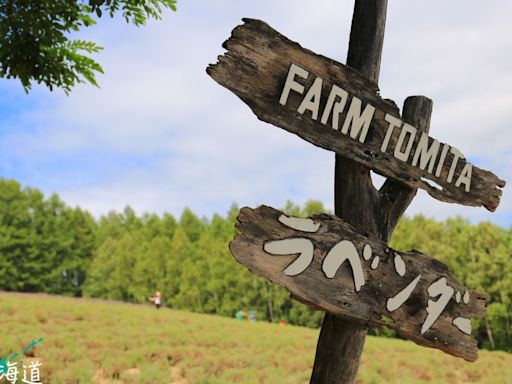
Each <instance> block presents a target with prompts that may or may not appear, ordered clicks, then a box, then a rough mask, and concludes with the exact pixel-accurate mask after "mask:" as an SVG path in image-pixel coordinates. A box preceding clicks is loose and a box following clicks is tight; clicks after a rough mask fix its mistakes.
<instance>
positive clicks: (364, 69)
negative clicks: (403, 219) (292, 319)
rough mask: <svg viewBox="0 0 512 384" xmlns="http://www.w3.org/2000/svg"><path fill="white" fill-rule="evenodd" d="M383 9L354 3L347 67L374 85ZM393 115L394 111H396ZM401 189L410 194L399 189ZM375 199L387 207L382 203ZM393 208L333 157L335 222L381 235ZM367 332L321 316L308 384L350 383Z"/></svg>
mask: <svg viewBox="0 0 512 384" xmlns="http://www.w3.org/2000/svg"><path fill="white" fill-rule="evenodd" d="M386 10H387V0H382V1H372V0H356V1H355V3H354V16H353V18H352V26H351V30H350V41H349V48H348V54H347V65H348V66H349V67H352V68H354V69H356V70H358V71H359V72H360V73H361V74H362V75H363V76H364V77H366V78H368V79H369V80H371V81H373V82H375V83H378V78H379V73H380V62H381V57H382V46H383V43H384V31H385V26H386ZM390 106H392V107H395V105H394V103H390ZM396 110H397V112H398V108H396ZM401 188H402V189H404V190H406V191H408V190H410V188H409V187H407V186H404V185H401ZM380 200H383V202H385V203H386V204H381V203H380ZM398 203H399V202H397V201H393V202H390V201H389V200H387V199H381V198H380V196H379V194H378V193H377V190H376V189H375V188H374V186H373V183H372V179H371V176H370V169H369V168H367V167H365V166H364V165H361V164H359V163H356V162H355V161H353V160H350V159H349V158H346V157H343V156H340V155H338V154H336V155H335V167H334V207H335V208H334V211H335V214H336V215H337V216H338V217H342V218H344V219H345V221H347V222H348V223H350V224H351V225H352V226H354V227H355V228H362V229H363V230H367V231H368V232H370V233H372V234H374V235H382V232H383V231H384V230H385V229H387V228H389V227H390V224H389V223H390V220H388V217H389V215H388V217H386V216H381V215H385V214H386V213H388V211H389V209H390V207H391V206H392V205H393V204H398ZM361 207H364V209H360V208H361ZM358 208H359V209H358ZM367 333H368V326H367V325H366V324H362V323H357V322H354V321H351V320H348V319H345V318H343V317H337V316H335V315H332V314H330V313H325V314H324V319H323V322H322V328H321V329H320V335H319V337H318V343H317V347H316V353H315V362H314V365H313V370H312V372H311V379H310V383H311V384H331V383H340V384H353V383H355V382H356V378H357V372H358V370H359V364H360V362H361V355H362V353H363V348H364V342H365V339H366V335H367Z"/></svg>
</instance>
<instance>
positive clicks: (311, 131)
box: [207, 19, 505, 211]
mask: <svg viewBox="0 0 512 384" xmlns="http://www.w3.org/2000/svg"><path fill="white" fill-rule="evenodd" d="M244 21H245V24H243V25H240V26H238V27H236V28H235V29H234V30H233V31H232V35H231V38H230V39H229V40H227V41H226V42H225V43H224V44H223V47H224V48H226V49H227V52H226V53H225V54H224V55H221V56H219V58H218V63H217V64H213V65H210V66H209V67H208V68H207V72H208V74H209V75H210V76H211V77H212V78H213V79H214V80H215V81H217V82H218V83H219V84H221V85H222V86H224V87H226V88H228V89H230V90H231V91H233V92H234V93H235V94H236V95H237V96H238V97H240V98H241V99H242V100H243V101H244V102H245V103H246V104H247V105H249V107H250V108H251V109H252V110H253V112H254V113H255V114H256V116H257V117H258V118H259V119H260V120H263V121H266V122H268V123H271V124H274V125H276V126H279V127H281V128H283V129H285V130H287V131H288V132H291V133H294V134H296V135H298V136H300V137H301V138H303V139H304V140H306V141H309V142H310V143H312V144H314V145H317V146H319V147H322V148H324V149H328V150H331V151H334V152H336V153H338V154H340V155H342V156H344V157H346V158H349V159H351V160H354V161H356V162H358V163H359V164H362V165H364V166H366V167H369V168H371V169H373V170H374V171H375V172H377V173H379V174H381V175H383V176H386V177H390V178H393V179H395V180H398V181H400V182H401V183H403V184H406V185H407V186H409V187H411V188H422V189H425V190H426V191H427V192H428V193H429V194H430V195H431V196H433V197H435V198H436V199H438V200H441V201H445V202H451V203H460V204H464V205H470V206H484V207H486V208H487V209H488V210H490V211H494V210H495V209H496V207H497V206H498V204H499V201H500V197H501V194H502V191H501V189H500V188H501V187H504V186H505V181H503V180H501V179H500V178H498V177H497V176H496V175H494V174H493V173H491V172H489V171H486V170H483V169H480V168H478V167H476V166H473V171H472V177H471V190H470V191H469V192H466V191H465V190H464V187H463V186H459V187H456V186H455V181H453V182H451V183H449V182H448V181H447V175H448V173H449V169H450V166H451V164H452V160H453V154H452V153H451V152H448V155H447V156H446V160H445V162H444V166H443V168H442V172H441V174H440V176H439V177H436V176H435V175H434V174H430V173H429V172H427V170H424V171H422V170H421V169H419V168H418V167H414V166H412V165H411V164H410V163H409V162H404V161H401V160H398V159H397V158H396V157H394V156H393V154H392V153H391V152H392V150H390V151H386V152H381V151H380V148H381V144H382V142H383V139H384V136H385V133H386V131H387V128H388V123H387V122H386V121H385V120H384V117H385V115H386V114H390V115H393V116H395V117H397V118H400V116H399V114H397V111H396V108H395V107H394V105H393V103H390V102H387V101H385V100H383V99H382V98H381V97H380V95H379V89H378V86H377V85H376V83H374V82H373V81H370V80H369V79H367V78H366V77H364V76H363V75H361V74H360V73H359V72H357V71H356V70H354V69H351V68H350V67H347V66H345V65H343V64H340V63H338V62H336V61H334V60H332V59H329V58H326V57H324V56H320V55H317V54H315V53H313V52H311V51H309V50H307V49H304V48H302V47H301V46H300V45H299V44H297V43H295V42H293V41H291V40H289V39H287V38H286V37H285V36H283V35H281V34H279V33H278V32H277V31H275V30H274V29H272V28H271V27H270V26H269V25H267V24H266V23H264V22H263V21H260V20H253V19H244ZM291 63H295V64H297V65H299V66H301V67H302V68H305V69H307V71H309V72H310V76H309V77H308V79H307V81H306V82H305V83H304V85H305V87H306V89H308V88H309V87H310V86H311V84H312V82H313V80H314V79H315V76H319V77H321V78H322V79H323V80H324V83H323V92H322V100H321V105H322V106H323V105H325V104H326V99H327V96H328V94H329V90H330V89H331V86H332V85H333V84H336V85H338V86H340V87H342V88H343V89H345V90H346V91H348V92H349V94H350V95H354V96H357V97H358V98H360V99H361V100H362V101H363V103H364V104H366V103H369V104H371V105H373V106H375V107H376V111H375V114H374V117H373V120H372V124H371V126H370V130H369V132H368V136H367V138H366V141H365V143H360V142H359V141H358V140H354V139H352V138H350V136H348V135H344V134H341V133H340V131H338V130H335V129H332V128H331V127H330V125H329V124H327V125H323V124H321V123H320V121H319V120H314V119H312V117H311V114H310V113H309V112H307V111H306V113H304V114H300V113H298V112H297V107H298V105H299V104H300V103H301V102H302V99H303V95H299V94H298V93H296V92H291V93H290V95H289V98H288V102H287V104H286V105H285V106H282V105H280V104H279V99H280V96H281V92H282V90H283V85H284V82H285V80H286V77H287V74H288V70H289V68H290V65H291ZM346 109H347V108H346ZM344 116H345V113H343V114H341V115H340V118H341V119H343V118H344ZM406 122H407V121H406ZM399 131H400V130H399V129H395V130H394V134H393V135H392V137H391V141H390V145H389V148H390V149H392V148H394V145H395V144H396V143H397V141H398V136H399V134H400V132H399ZM418 141H419V135H416V139H415V144H414V145H413V148H415V147H416V144H417V143H418ZM432 141H433V139H432V138H429V143H432ZM441 146H442V143H441ZM413 150H414V149H413ZM412 156H413V153H411V158H412ZM465 163H466V161H465V160H460V161H459V162H458V165H457V168H456V169H455V176H454V178H453V179H454V180H457V179H458V176H459V175H460V173H461V170H462V168H463V166H464V164H465Z"/></svg>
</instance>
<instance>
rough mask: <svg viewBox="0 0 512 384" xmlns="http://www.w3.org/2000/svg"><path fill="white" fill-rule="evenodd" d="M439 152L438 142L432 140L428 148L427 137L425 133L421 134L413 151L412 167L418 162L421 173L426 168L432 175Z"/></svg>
mask: <svg viewBox="0 0 512 384" xmlns="http://www.w3.org/2000/svg"><path fill="white" fill-rule="evenodd" d="M438 151H439V141H437V140H433V141H432V145H431V146H430V148H429V146H428V135H427V134H426V133H425V132H422V133H421V137H420V140H419V141H418V145H417V146H416V150H415V151H414V157H413V158H412V165H414V166H416V164H418V160H419V161H420V165H419V167H420V169H421V170H422V171H424V170H425V168H427V165H428V169H427V172H428V173H432V171H433V170H434V164H435V162H436V158H437V152H438Z"/></svg>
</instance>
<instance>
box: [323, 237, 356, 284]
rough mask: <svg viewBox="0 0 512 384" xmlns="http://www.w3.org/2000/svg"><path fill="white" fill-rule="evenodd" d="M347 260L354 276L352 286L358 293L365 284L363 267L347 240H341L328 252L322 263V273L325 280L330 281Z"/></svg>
mask: <svg viewBox="0 0 512 384" xmlns="http://www.w3.org/2000/svg"><path fill="white" fill-rule="evenodd" d="M345 260H348V262H349V263H350V267H351V268H352V275H353V276H354V286H355V289H356V292H359V290H360V289H361V287H362V286H363V285H364V283H365V279H364V271H363V266H362V265H361V259H360V258H359V255H358V253H357V249H356V247H355V246H354V244H353V243H352V242H351V241H349V240H342V241H340V242H339V243H338V244H336V245H335V246H334V247H332V249H331V250H330V251H329V253H328V254H327V256H325V259H324V261H323V263H322V271H324V273H325V276H327V278H329V279H332V278H333V277H334V275H335V274H336V272H337V271H338V269H339V268H340V267H341V265H342V264H343V263H344V262H345Z"/></svg>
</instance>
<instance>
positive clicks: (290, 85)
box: [279, 63, 309, 105]
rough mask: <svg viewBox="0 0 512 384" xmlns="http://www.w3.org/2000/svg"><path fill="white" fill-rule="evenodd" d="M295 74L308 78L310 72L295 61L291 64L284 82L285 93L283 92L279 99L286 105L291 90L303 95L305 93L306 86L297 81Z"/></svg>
mask: <svg viewBox="0 0 512 384" xmlns="http://www.w3.org/2000/svg"><path fill="white" fill-rule="evenodd" d="M295 75H298V76H299V77H302V78H303V79H307V78H308V75H309V72H308V71H306V70H305V69H302V68H301V67H299V66H298V65H295V64H293V63H292V64H291V65H290V70H289V71H288V76H287V77H286V81H285V83H284V88H283V93H281V98H280V99H279V103H280V104H281V105H286V102H287V101H288V95H289V94H290V90H291V91H295V92H297V93H300V94H301V95H302V94H303V93H304V86H303V85H301V84H299V83H297V82H296V81H295Z"/></svg>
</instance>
